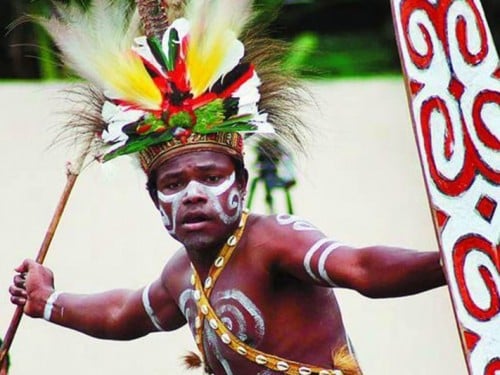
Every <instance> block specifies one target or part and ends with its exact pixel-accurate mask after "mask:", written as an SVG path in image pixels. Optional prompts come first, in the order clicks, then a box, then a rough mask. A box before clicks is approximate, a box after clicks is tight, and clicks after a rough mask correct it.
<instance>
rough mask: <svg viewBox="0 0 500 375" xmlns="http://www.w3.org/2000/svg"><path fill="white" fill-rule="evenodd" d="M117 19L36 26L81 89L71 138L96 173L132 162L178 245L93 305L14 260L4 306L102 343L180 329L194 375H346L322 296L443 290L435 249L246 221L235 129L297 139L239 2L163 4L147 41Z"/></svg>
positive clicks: (345, 359) (101, 12)
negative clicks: (136, 283)
mask: <svg viewBox="0 0 500 375" xmlns="http://www.w3.org/2000/svg"><path fill="white" fill-rule="evenodd" d="M150 3H152V2H150ZM177 3H179V2H177ZM163 5H165V4H163ZM178 5H179V4H177V6H178ZM147 10H148V9H146V12H147ZM172 10H175V11H172ZM139 11H141V12H142V13H144V11H145V9H144V8H143V7H142V8H141V6H139ZM163 11H165V9H163ZM132 13H133V12H132ZM151 13H152V14H153V13H154V12H151ZM130 14H131V12H130V11H129V10H127V9H123V8H120V7H117V5H116V3H115V4H114V5H112V4H108V3H107V2H105V0H96V1H95V3H94V5H93V7H92V8H91V9H90V10H89V12H88V13H86V14H82V11H81V10H79V9H78V8H66V7H60V8H58V9H57V16H56V17H55V18H52V19H50V20H45V21H42V22H43V23H44V25H45V26H46V27H47V29H48V30H49V32H50V33H51V34H52V36H53V37H54V39H55V41H56V43H57V44H58V46H59V48H60V49H61V51H62V54H63V56H64V59H65V62H66V63H68V64H69V65H70V66H71V67H72V68H73V69H74V70H75V72H76V73H77V74H79V75H80V76H81V77H82V78H84V79H86V80H87V81H89V82H90V83H91V84H92V85H93V87H94V88H93V89H92V90H91V92H90V94H89V96H88V98H90V99H89V101H90V102H89V106H88V110H87V111H85V112H83V113H82V114H81V116H80V117H81V120H82V124H81V125H82V126H81V127H78V130H79V131H78V132H77V134H78V136H79V137H85V134H90V135H91V136H95V135H97V137H96V139H95V142H96V146H100V147H96V149H95V150H96V153H97V157H98V158H99V159H100V160H102V161H103V162H107V161H110V160H111V159H113V158H115V157H119V156H121V155H125V154H127V155H132V156H134V157H136V158H137V159H138V160H139V161H140V164H141V166H142V168H143V170H144V172H145V173H146V175H147V178H148V185H147V186H148V190H149V194H150V195H151V199H152V201H153V204H154V205H155V206H156V208H157V209H158V213H159V215H160V216H161V220H162V221H163V224H164V226H165V228H166V230H167V231H168V233H169V234H170V235H171V236H172V237H173V238H175V239H176V240H178V241H179V242H180V243H181V244H182V248H181V249H179V250H178V251H177V252H176V253H175V254H174V255H173V256H172V258H171V259H170V260H169V261H168V263H167V264H166V265H165V267H164V269H163V271H162V273H161V275H159V277H158V278H157V279H156V280H153V281H152V282H151V283H150V284H148V285H147V286H146V287H144V288H142V289H140V290H130V291H124V290H119V291H118V290H113V291H109V292H105V293H100V294H93V295H76V294H71V293H66V292H64V293H62V292H61V291H56V290H54V281H53V276H52V272H51V271H49V270H48V269H47V268H45V267H43V266H41V265H39V264H37V263H36V262H34V261H32V260H25V261H24V262H23V263H22V264H21V265H20V266H19V267H18V268H17V271H18V275H16V276H15V277H14V282H13V285H12V286H11V287H10V293H11V300H12V302H13V303H14V304H16V305H20V306H23V308H24V313H25V314H27V315H29V316H31V317H34V318H44V319H45V320H47V321H50V322H52V323H54V324H58V325H61V326H64V327H68V328H71V329H75V330H77V331H80V332H83V333H85V334H88V335H92V336H94V337H98V338H105V339H117V340H118V339H119V340H123V339H134V338H137V337H141V336H144V335H147V334H149V333H151V332H155V331H171V330H175V329H178V328H179V327H181V326H183V325H185V324H188V325H189V327H190V328H191V330H192V333H193V336H194V339H195V342H196V343H197V345H198V349H199V355H195V354H192V355H188V356H187V357H186V361H187V363H189V365H190V366H203V367H204V369H205V371H206V372H207V373H209V374H221V375H222V374H237V375H255V374H261V375H268V374H299V375H305V374H316V375H318V374H321V375H327V374H330V375H332V374H337V375H339V374H344V375H351V374H360V373H361V370H360V368H359V366H358V364H357V361H356V359H355V357H354V355H353V352H352V349H351V346H350V344H349V340H348V338H347V337H348V336H347V333H346V331H345V328H344V324H343V321H342V316H341V313H340V310H339V307H338V305H337V300H336V297H335V292H334V290H335V288H350V289H353V290H356V291H358V292H359V293H361V294H363V295H365V296H368V297H372V298H382V297H396V296H404V295H410V294H415V293H419V292H423V291H426V290H429V289H431V288H435V287H438V286H441V285H444V284H445V279H444V276H443V272H442V270H441V266H440V264H439V255H438V253H437V252H417V251H411V250H405V249H400V248H390V247H384V246H372V247H365V248H353V247H351V246H349V245H347V244H344V243H342V242H339V241H337V240H335V239H332V238H330V237H327V236H326V235H325V234H323V233H322V232H321V231H320V230H319V229H317V228H316V227H315V226H313V225H312V224H310V223H309V222H307V221H304V220H301V219H299V218H297V217H294V216H291V215H288V214H287V215H272V216H262V215H257V214H253V213H248V212H247V211H246V210H245V209H244V197H245V193H246V185H247V180H248V173H247V171H246V169H245V167H244V162H243V146H244V138H243V137H244V134H250V133H259V134H260V135H261V136H265V135H266V134H273V133H276V134H277V136H279V137H280V138H283V139H285V140H288V141H291V142H289V143H291V144H292V146H295V149H297V148H298V149H300V148H301V144H302V143H301V140H302V136H301V134H302V133H303V130H306V129H305V128H304V125H303V124H302V123H301V122H300V121H299V120H297V117H296V116H295V115H294V110H295V108H296V107H297V101H298V98H299V97H298V96H297V94H296V91H295V89H296V88H297V87H295V86H294V84H293V81H292V80H291V79H290V77H289V76H288V75H287V74H285V73H284V72H281V71H280V69H279V63H278V61H277V59H276V58H277V56H278V55H279V53H278V52H279V51H280V49H281V47H280V45H277V44H275V43H274V42H273V41H271V40H268V39H259V38H258V37H257V36H255V35H254V32H252V30H253V29H254V28H255V27H252V26H251V24H252V9H251V4H250V2H249V1H242V0H240V1H235V0H212V1H210V0H193V1H191V2H189V3H188V4H187V5H186V8H185V10H183V9H182V7H178V8H176V9H173V8H169V12H168V17H169V18H168V22H165V26H167V25H168V27H167V28H166V29H164V30H161V31H160V32H154V33H152V34H151V33H147V34H149V35H148V36H147V37H146V36H138V35H140V34H139V30H140V28H139V22H137V17H135V14H132V15H131V16H130V17H129V16H128V15H130ZM165 14H166V13H165ZM160 16H161V15H160ZM147 26H148V25H147V22H146V23H145V27H146V28H147ZM254 26H255V25H254ZM71 126H73V127H74V126H76V125H75V124H74V123H72V124H71Z"/></svg>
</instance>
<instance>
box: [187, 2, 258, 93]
mask: <svg viewBox="0 0 500 375" xmlns="http://www.w3.org/2000/svg"><path fill="white" fill-rule="evenodd" d="M250 6H251V1H248V0H192V1H191V2H190V3H189V4H188V8H187V10H186V13H187V18H188V20H189V21H190V23H191V30H190V33H189V44H188V49H187V53H186V65H187V71H188V75H189V81H190V84H191V91H192V93H193V95H194V96H195V97H196V96H198V95H200V94H202V93H204V92H205V91H206V90H207V89H208V88H209V87H210V86H211V85H213V84H214V83H215V82H216V81H217V79H219V77H220V76H221V75H222V74H225V73H228V72H229V71H230V70H231V69H232V68H234V67H235V66H236V64H237V63H238V62H239V60H240V59H241V57H242V56H243V45H242V44H241V43H240V42H239V41H238V39H237V38H238V34H239V33H240V32H241V29H242V28H243V27H244V25H245V23H246V21H247V20H248V16H249V14H250Z"/></svg>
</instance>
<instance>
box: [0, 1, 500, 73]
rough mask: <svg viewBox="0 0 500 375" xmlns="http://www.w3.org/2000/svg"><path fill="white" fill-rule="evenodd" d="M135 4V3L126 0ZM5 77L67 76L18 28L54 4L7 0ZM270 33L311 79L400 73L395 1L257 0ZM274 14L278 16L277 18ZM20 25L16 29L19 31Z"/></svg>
mask: <svg viewBox="0 0 500 375" xmlns="http://www.w3.org/2000/svg"><path fill="white" fill-rule="evenodd" d="M121 1H130V2H132V1H133V0H121ZM4 2H5V5H4V6H2V12H1V14H0V25H1V26H2V27H3V30H4V37H3V38H2V39H1V43H0V50H1V54H0V78H4V79H37V78H42V79H53V78H60V77H64V76H66V73H67V72H65V71H64V70H63V69H61V68H60V67H59V66H58V62H57V57H56V53H55V51H54V48H53V45H52V43H51V41H50V40H49V39H48V37H47V35H46V34H45V33H44V32H43V30H41V29H40V27H38V26H36V25H34V24H31V23H21V24H19V25H16V20H18V19H19V18H20V17H22V16H23V15H25V14H44V15H48V14H50V11H51V5H50V4H51V1H50V0H4ZM62 2H66V3H68V2H73V3H78V4H81V5H82V6H86V5H87V4H88V3H89V0H66V1H62ZM255 3H256V7H257V9H259V10H261V12H260V20H261V22H266V23H267V22H269V20H270V19H271V18H272V19H273V21H272V22H271V24H270V27H269V30H270V33H271V34H272V35H273V36H275V37H277V38H281V39H284V40H287V41H289V42H291V45H292V52H291V53H290V55H289V56H288V59H287V61H286V67H287V68H289V69H292V70H294V71H298V72H299V73H300V74H302V75H304V76H308V77H346V76H348V77H349V76H370V75H385V74H399V72H400V65H399V59H398V54H397V49H396V42H395V38H394V31H393V26H392V17H391V10H390V0H256V2H255ZM482 5H483V8H484V10H485V14H486V16H487V18H488V20H489V24H490V27H491V29H492V30H491V31H492V34H493V38H494V40H495V41H497V42H498V40H499V39H500V23H499V22H498V20H500V1H499V0H482ZM271 15H274V16H273V17H271ZM14 25H16V26H15V27H13V26H14Z"/></svg>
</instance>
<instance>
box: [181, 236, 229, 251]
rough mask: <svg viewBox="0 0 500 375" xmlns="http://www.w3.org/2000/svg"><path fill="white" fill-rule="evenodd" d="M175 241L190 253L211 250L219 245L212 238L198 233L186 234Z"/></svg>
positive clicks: (218, 242)
mask: <svg viewBox="0 0 500 375" xmlns="http://www.w3.org/2000/svg"><path fill="white" fill-rule="evenodd" d="M177 240H178V241H180V242H181V243H182V244H183V245H184V247H185V248H186V249H188V250H192V251H202V250H206V249H213V248H214V247H218V246H219V244H220V241H217V239H216V238H215V237H214V236H210V235H207V234H204V233H200V232H198V233H191V234H188V235H186V236H184V238H182V239H180V238H177Z"/></svg>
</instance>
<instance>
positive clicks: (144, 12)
mask: <svg viewBox="0 0 500 375" xmlns="http://www.w3.org/2000/svg"><path fill="white" fill-rule="evenodd" d="M183 7H184V0H137V8H138V10H139V15H140V17H141V20H142V23H143V27H144V31H145V33H146V35H147V36H160V35H162V34H163V32H164V31H165V30H166V28H167V27H168V20H169V19H175V18H176V17H178V16H179V14H178V13H179V12H181V11H182V10H183ZM92 142H93V140H92V138H90V139H89V140H88V141H86V142H85V143H86V144H85V146H84V147H83V149H82V150H83V151H82V153H81V154H80V155H79V156H78V158H77V159H76V161H75V162H74V163H73V164H68V166H67V171H66V175H67V180H66V185H65V187H64V190H63V193H62V195H61V198H60V199H59V203H58V204H57V207H56V210H55V212H54V215H53V216H52V220H51V221H50V224H49V227H48V230H47V232H46V234H45V237H44V239H43V242H42V245H41V246H40V249H39V251H38V254H37V257H36V262H38V263H40V264H43V262H44V260H45V257H46V256H47V253H48V250H49V247H50V244H51V242H52V239H53V238H54V234H55V232H56V230H57V226H58V224H59V221H60V219H61V217H62V214H63V212H64V209H65V207H66V203H67V202H68V199H69V196H70V194H71V191H72V190H73V187H74V185H75V182H76V180H77V178H78V176H79V175H80V172H81V170H82V167H83V164H84V162H85V159H86V158H87V156H88V154H89V152H90V150H91V146H92ZM22 316H23V307H22V306H18V307H17V308H16V310H15V312H14V315H13V317H12V320H11V322H10V325H9V327H8V329H7V333H6V334H5V338H4V340H3V343H2V345H1V347H0V369H1V368H2V365H3V364H4V361H6V360H7V355H8V353H9V348H10V346H11V344H12V341H13V340H14V336H15V334H16V331H17V328H18V327H19V323H20V322H21V318H22Z"/></svg>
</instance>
